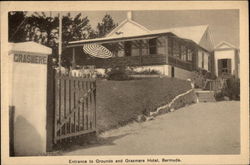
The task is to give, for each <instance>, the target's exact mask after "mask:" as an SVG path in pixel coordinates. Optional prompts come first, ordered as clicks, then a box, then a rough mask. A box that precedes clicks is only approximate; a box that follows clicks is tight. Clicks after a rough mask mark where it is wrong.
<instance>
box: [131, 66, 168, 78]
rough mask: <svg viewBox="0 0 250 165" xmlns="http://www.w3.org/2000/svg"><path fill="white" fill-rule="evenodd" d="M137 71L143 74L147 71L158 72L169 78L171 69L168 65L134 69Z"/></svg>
mask: <svg viewBox="0 0 250 165" xmlns="http://www.w3.org/2000/svg"><path fill="white" fill-rule="evenodd" d="M133 68H134V70H135V71H137V72H141V71H145V70H149V69H150V70H156V71H158V72H160V73H161V74H162V75H165V76H168V75H169V71H168V69H169V67H168V65H152V66H137V67H133Z"/></svg>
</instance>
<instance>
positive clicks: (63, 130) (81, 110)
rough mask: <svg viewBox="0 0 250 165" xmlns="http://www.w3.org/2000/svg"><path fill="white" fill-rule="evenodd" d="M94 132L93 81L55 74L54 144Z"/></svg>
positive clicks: (94, 81) (94, 101)
mask: <svg viewBox="0 0 250 165" xmlns="http://www.w3.org/2000/svg"><path fill="white" fill-rule="evenodd" d="M95 130H96V80H95V79H94V78H83V77H75V76H70V75H63V74H59V73H56V74H55V113H54V144H56V143H58V142H60V141H62V140H65V139H69V140H71V139H72V138H73V137H77V136H80V135H83V134H87V133H91V132H95Z"/></svg>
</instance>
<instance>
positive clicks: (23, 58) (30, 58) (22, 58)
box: [14, 54, 47, 64]
mask: <svg viewBox="0 0 250 165" xmlns="http://www.w3.org/2000/svg"><path fill="white" fill-rule="evenodd" d="M14 62H20V63H32V64H47V56H38V55H28V54H14Z"/></svg>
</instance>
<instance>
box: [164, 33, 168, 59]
mask: <svg viewBox="0 0 250 165" xmlns="http://www.w3.org/2000/svg"><path fill="white" fill-rule="evenodd" d="M164 38H165V56H166V64H168V36H165V37H164Z"/></svg>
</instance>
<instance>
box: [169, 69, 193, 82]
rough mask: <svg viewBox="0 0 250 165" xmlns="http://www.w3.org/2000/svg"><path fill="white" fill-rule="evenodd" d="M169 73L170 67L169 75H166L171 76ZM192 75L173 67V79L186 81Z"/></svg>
mask: <svg viewBox="0 0 250 165" xmlns="http://www.w3.org/2000/svg"><path fill="white" fill-rule="evenodd" d="M171 72H172V66H169V73H168V75H169V76H171ZM192 75H193V73H192V72H190V71H187V70H185V69H181V68H178V67H174V77H175V78H179V79H182V80H187V79H190V78H192Z"/></svg>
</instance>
